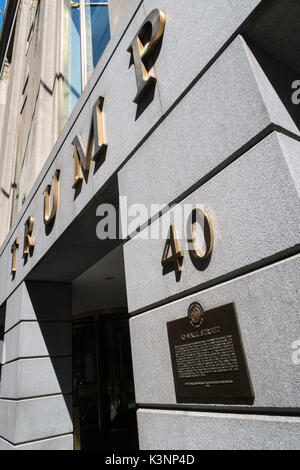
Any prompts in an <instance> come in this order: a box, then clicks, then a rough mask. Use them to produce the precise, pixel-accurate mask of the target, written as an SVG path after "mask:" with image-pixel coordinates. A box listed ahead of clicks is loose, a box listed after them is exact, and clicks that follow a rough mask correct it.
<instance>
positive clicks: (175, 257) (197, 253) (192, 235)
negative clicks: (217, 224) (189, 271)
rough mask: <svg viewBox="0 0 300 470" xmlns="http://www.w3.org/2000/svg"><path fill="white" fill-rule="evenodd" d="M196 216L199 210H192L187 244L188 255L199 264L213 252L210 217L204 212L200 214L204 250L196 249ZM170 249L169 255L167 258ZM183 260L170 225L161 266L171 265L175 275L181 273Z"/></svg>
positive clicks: (172, 227)
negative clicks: (189, 247) (188, 245)
mask: <svg viewBox="0 0 300 470" xmlns="http://www.w3.org/2000/svg"><path fill="white" fill-rule="evenodd" d="M198 215H199V209H194V210H193V211H192V214H191V223H190V224H189V225H188V242H189V243H190V244H191V245H192V246H191V249H190V250H189V252H190V255H191V256H192V257H193V258H194V259H196V260H197V261H200V262H201V261H203V260H205V259H207V258H208V257H209V256H210V254H211V252H212V250H213V244H214V236H213V229H212V223H211V220H210V217H209V215H208V214H207V213H206V212H202V217H203V235H204V240H205V249H204V250H203V249H202V250H200V249H199V248H198V246H197V240H196V232H195V223H198V219H197V216H198ZM170 249H171V255H170V256H168V253H169V250H170ZM183 258H184V254H183V251H181V250H180V249H179V245H178V241H177V237H176V231H175V227H174V225H171V226H170V235H169V238H168V239H167V240H166V244H165V247H164V251H163V255H162V260H161V264H162V266H163V267H164V268H167V267H170V266H171V265H172V264H173V269H174V270H175V271H176V273H179V272H181V271H182V262H183Z"/></svg>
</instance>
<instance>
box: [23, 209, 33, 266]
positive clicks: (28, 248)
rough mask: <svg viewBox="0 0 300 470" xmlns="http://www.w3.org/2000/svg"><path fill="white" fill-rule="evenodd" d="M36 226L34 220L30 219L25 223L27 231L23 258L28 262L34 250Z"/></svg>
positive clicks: (25, 231)
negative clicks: (34, 228)
mask: <svg viewBox="0 0 300 470" xmlns="http://www.w3.org/2000/svg"><path fill="white" fill-rule="evenodd" d="M33 226H34V218H33V217H28V219H27V220H26V222H25V229H24V245H23V258H24V259H25V260H26V259H27V257H28V255H29V254H31V253H32V251H33V248H34V241H33V237H32V232H33Z"/></svg>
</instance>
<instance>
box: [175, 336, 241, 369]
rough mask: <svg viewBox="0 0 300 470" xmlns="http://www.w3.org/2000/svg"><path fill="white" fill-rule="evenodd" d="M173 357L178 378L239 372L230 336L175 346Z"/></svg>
mask: <svg viewBox="0 0 300 470" xmlns="http://www.w3.org/2000/svg"><path fill="white" fill-rule="evenodd" d="M175 356H176V364H177V371H178V376H179V377H180V378H191V377H201V376H205V375H206V374H212V373H218V372H233V371H238V370H239V368H238V362H237V357H236V354H235V351H234V345H233V341H232V336H231V335H227V336H221V337H219V338H212V339H208V340H204V341H197V342H196V343H189V344H181V345H177V346H175Z"/></svg>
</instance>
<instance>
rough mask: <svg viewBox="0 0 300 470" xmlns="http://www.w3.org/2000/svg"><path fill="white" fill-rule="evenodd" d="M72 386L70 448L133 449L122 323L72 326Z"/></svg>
mask: <svg viewBox="0 0 300 470" xmlns="http://www.w3.org/2000/svg"><path fill="white" fill-rule="evenodd" d="M73 380H74V428H75V429H74V434H75V448H77V449H79V448H81V449H137V448H138V439H137V424H136V409H135V397H134V386H133V373H132V360H131V349H130V338H129V321H128V317H125V318H124V314H123V315H122V314H121V315H118V314H116V313H114V314H111V315H108V314H104V315H101V314H96V315H94V314H93V315H92V316H87V317H86V318H81V319H78V320H75V321H74V323H73Z"/></svg>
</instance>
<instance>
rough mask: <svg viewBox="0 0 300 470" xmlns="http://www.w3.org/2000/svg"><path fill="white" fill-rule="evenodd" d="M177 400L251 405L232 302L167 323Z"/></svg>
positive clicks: (195, 305)
mask: <svg viewBox="0 0 300 470" xmlns="http://www.w3.org/2000/svg"><path fill="white" fill-rule="evenodd" d="M167 328H168V336H169V345H170V352H171V360H172V368H173V376H174V383H175V392H176V400H177V403H231V404H242V403H244V404H251V403H253V400H254V395H253V391H252V386H251V382H250V377H249V372H248V368H247V364H246V358H245V354H244V350H243V346H242V341H241V336H240V331H239V327H238V323H237V319H236V313H235V308H234V304H233V303H231V304H227V305H223V306H221V307H218V308H214V309H212V310H208V311H204V310H203V309H202V307H201V305H200V304H198V303H197V302H194V303H193V304H191V305H190V307H189V309H188V315H187V316H186V317H185V318H180V319H179V320H175V321H172V322H169V323H167Z"/></svg>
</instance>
